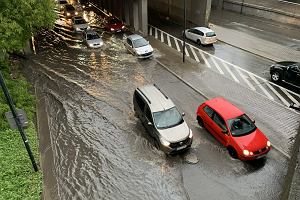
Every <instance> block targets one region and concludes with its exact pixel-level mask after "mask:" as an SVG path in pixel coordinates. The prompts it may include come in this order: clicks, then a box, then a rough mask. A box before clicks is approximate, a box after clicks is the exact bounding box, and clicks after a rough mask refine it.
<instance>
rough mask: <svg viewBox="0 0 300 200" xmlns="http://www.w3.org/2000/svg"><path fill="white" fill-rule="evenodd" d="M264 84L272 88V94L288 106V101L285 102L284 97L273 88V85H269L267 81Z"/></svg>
mask: <svg viewBox="0 0 300 200" xmlns="http://www.w3.org/2000/svg"><path fill="white" fill-rule="evenodd" d="M266 85H267V86H268V87H269V88H270V89H271V90H272V92H274V94H275V95H276V96H277V97H278V98H279V99H280V100H281V101H282V102H283V103H284V104H285V105H286V106H289V105H290V104H289V102H287V101H286V100H285V98H283V97H282V96H281V95H280V94H279V93H278V92H277V91H276V90H275V89H274V88H273V86H271V85H270V84H269V83H268V82H267V83H266Z"/></svg>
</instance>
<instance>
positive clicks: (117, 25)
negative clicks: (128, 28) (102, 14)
mask: <svg viewBox="0 0 300 200" xmlns="http://www.w3.org/2000/svg"><path fill="white" fill-rule="evenodd" d="M105 29H106V30H108V31H111V32H123V31H124V29H125V24H124V23H123V22H122V21H121V20H119V19H118V18H117V17H114V16H111V17H108V18H107V19H106V24H105Z"/></svg>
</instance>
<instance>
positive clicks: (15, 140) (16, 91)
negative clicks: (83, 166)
mask: <svg viewBox="0 0 300 200" xmlns="http://www.w3.org/2000/svg"><path fill="white" fill-rule="evenodd" d="M1 72H2V74H3V76H4V79H5V83H6V85H7V87H8V90H9V92H10V95H11V97H12V99H13V101H14V102H15V105H16V107H17V108H22V109H24V110H25V112H26V114H27V117H28V120H29V127H28V128H27V129H25V133H26V135H27V137H28V139H29V144H30V146H31V150H32V152H33V154H34V158H35V161H36V162H37V164H39V158H40V157H39V151H38V137H37V133H36V130H35V126H34V123H33V121H34V116H35V109H36V104H35V98H34V96H33V95H32V94H30V87H31V86H30V84H29V83H28V82H27V81H26V80H25V78H24V77H23V76H22V75H20V74H19V73H17V76H16V75H14V77H16V79H12V78H11V76H10V75H9V74H8V70H7V69H1ZM14 73H15V72H14ZM7 111H10V109H9V106H8V105H7V103H6V99H5V97H4V94H3V91H2V90H0V159H1V161H0V169H1V170H0V180H1V181H0V199H1V200H2V199H5V200H6V199H40V198H41V192H42V173H41V171H39V172H34V170H33V167H32V164H31V161H30V159H29V156H28V154H27V151H26V149H25V146H24V143H23V140H22V138H21V136H20V133H19V132H18V131H13V130H11V129H10V128H9V125H8V123H7V120H6V118H5V115H4V113H5V112H7Z"/></svg>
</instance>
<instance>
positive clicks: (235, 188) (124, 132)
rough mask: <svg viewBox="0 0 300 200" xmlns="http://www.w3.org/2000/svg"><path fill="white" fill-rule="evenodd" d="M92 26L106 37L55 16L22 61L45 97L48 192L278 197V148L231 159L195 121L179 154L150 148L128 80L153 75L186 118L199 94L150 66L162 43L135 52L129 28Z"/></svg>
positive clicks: (282, 163) (144, 80) (149, 79)
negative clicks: (188, 145) (252, 159)
mask: <svg viewBox="0 0 300 200" xmlns="http://www.w3.org/2000/svg"><path fill="white" fill-rule="evenodd" d="M90 15H91V16H93V14H90ZM95 21H96V22H95V23H99V21H101V20H95ZM94 27H96V30H97V31H98V32H99V33H100V34H101V36H102V38H103V40H104V43H105V45H104V47H103V48H101V49H89V48H86V46H85V44H84V43H83V42H82V39H81V36H80V34H77V35H75V34H73V33H71V31H70V30H69V27H68V26H67V25H66V24H65V23H64V21H63V20H59V21H58V22H57V24H56V27H55V29H54V31H46V30H44V31H41V32H40V34H39V35H38V36H37V38H36V49H37V54H36V55H33V56H32V57H31V59H30V62H29V65H28V67H27V68H26V73H27V75H28V77H29V79H30V80H31V81H32V83H33V84H34V86H35V88H36V91H37V93H38V94H37V97H38V98H39V99H38V100H40V99H43V101H44V102H45V103H44V105H43V106H44V107H43V109H44V110H45V113H44V114H45V116H40V117H42V118H47V124H46V125H47V126H48V129H49V131H48V132H47V131H46V132H40V138H41V140H42V139H43V138H49V139H47V140H46V142H45V143H48V144H46V145H45V147H44V146H42V147H40V148H41V149H43V148H48V147H46V146H47V145H48V146H49V148H50V149H51V151H52V156H49V157H46V158H45V157H44V158H42V160H47V159H48V160H51V159H53V166H52V167H48V166H43V169H44V176H47V174H49V173H50V174H52V176H53V177H54V178H53V180H50V181H51V182H50V183H48V182H47V181H49V179H45V180H44V182H47V183H46V184H44V186H45V187H46V188H45V190H48V191H50V193H51V195H50V197H46V199H51V200H52V199H172V200H173V199H175V200H177V199H180V200H181V199H220V197H222V198H223V199H279V194H280V189H281V186H282V184H283V176H284V172H285V170H284V169H285V168H286V159H285V158H283V157H282V155H280V154H279V153H278V152H276V151H271V152H270V153H269V158H268V159H264V160H261V161H259V162H258V163H250V164H249V163H243V162H240V161H238V160H231V159H230V158H229V156H228V154H227V152H226V149H225V148H224V147H222V146H220V145H219V144H218V143H217V142H216V140H215V139H213V137H211V136H210V135H209V134H208V133H207V132H206V131H205V130H202V129H200V128H199V127H197V126H196V125H195V124H193V125H192V126H190V128H191V129H192V130H193V133H194V142H193V145H192V149H191V150H190V151H188V152H187V153H186V154H181V155H177V156H166V155H165V154H164V153H163V152H162V151H160V150H158V149H156V148H155V147H154V145H153V141H152V139H151V137H149V136H148V134H147V133H146V131H145V128H144V127H143V126H142V124H141V123H140V121H139V119H137V118H135V117H134V114H133V107H132V95H133V91H134V89H135V88H136V87H138V86H141V85H144V84H148V83H154V82H155V83H158V84H159V85H160V86H162V89H163V90H164V91H166V93H167V95H168V96H170V97H171V98H172V99H173V100H174V102H175V103H176V105H179V107H180V109H182V110H185V111H186V112H185V113H186V119H187V121H188V122H189V125H191V123H190V122H191V121H193V122H194V123H196V122H195V119H194V111H195V108H196V106H197V105H199V102H201V101H204V99H200V98H201V97H199V95H197V94H195V92H194V91H193V90H191V89H190V88H188V87H187V86H186V85H185V84H183V83H182V82H180V81H178V79H176V78H175V77H174V76H173V75H171V74H168V73H167V72H166V71H164V70H163V69H162V68H161V66H158V64H157V62H156V61H155V59H157V58H159V57H160V56H162V54H164V53H165V52H162V50H160V51H158V50H157V49H155V50H154V51H155V52H154V59H150V60H143V61H139V60H138V59H137V58H136V57H134V56H133V55H131V54H129V53H128V52H127V51H126V49H125V47H124V45H122V41H123V40H124V36H125V35H126V34H127V33H125V34H124V35H123V34H117V35H113V34H109V33H105V32H103V30H102V29H101V26H97V25H96V24H95V26H94ZM176 59H177V58H172V61H170V64H172V62H177V60H176ZM174 66H175V65H174ZM175 71H176V70H175ZM182 71H184V69H182ZM37 88H38V89H37ZM178 91H180V92H178ZM173 97H174V98H173ZM44 125H45V124H44ZM198 161H199V162H198ZM195 162H198V163H197V164H193V163H195ZM45 163H48V162H45ZM44 192H45V191H44Z"/></svg>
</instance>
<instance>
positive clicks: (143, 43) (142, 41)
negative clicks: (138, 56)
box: [133, 38, 148, 48]
mask: <svg viewBox="0 0 300 200" xmlns="http://www.w3.org/2000/svg"><path fill="white" fill-rule="evenodd" d="M146 45H148V41H147V40H145V39H144V38H140V39H137V40H134V41H133V47H134V48H139V47H143V46H146Z"/></svg>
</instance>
